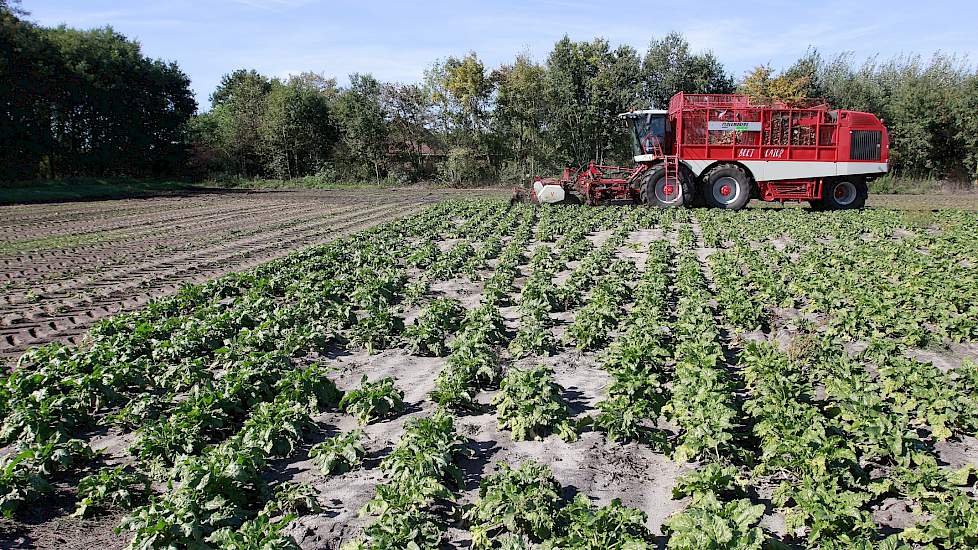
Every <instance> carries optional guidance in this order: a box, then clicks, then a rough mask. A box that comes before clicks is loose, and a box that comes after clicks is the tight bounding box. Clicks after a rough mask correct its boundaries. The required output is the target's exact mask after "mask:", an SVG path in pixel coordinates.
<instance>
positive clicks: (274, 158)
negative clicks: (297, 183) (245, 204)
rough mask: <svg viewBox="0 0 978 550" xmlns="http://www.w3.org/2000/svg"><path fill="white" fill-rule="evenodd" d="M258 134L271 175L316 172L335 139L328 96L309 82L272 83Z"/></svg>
mask: <svg viewBox="0 0 978 550" xmlns="http://www.w3.org/2000/svg"><path fill="white" fill-rule="evenodd" d="M259 132H260V135H261V140H262V144H261V146H262V156H263V158H264V160H265V168H266V170H267V171H268V173H270V174H272V175H275V176H276V177H279V178H288V179H292V178H297V177H300V176H303V175H307V174H310V173H313V172H315V171H316V170H317V169H318V168H320V167H321V166H322V165H323V164H324V163H325V162H326V159H327V157H328V155H329V153H330V151H331V149H332V145H333V143H334V141H335V139H336V129H335V126H334V124H333V120H332V117H331V114H330V108H329V99H328V97H327V95H326V94H325V93H323V91H322V90H321V89H320V88H319V87H318V86H316V85H315V84H313V83H310V82H309V81H308V80H306V79H302V78H297V79H291V80H289V81H288V82H286V83H282V82H280V81H278V80H275V81H273V82H272V89H271V91H270V92H269V93H268V95H267V96H266V97H265V104H264V111H263V113H262V120H261V126H260V128H259Z"/></svg>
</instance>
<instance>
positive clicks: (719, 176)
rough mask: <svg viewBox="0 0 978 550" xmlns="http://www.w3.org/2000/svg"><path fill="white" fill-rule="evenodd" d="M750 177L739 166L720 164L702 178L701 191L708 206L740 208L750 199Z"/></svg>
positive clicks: (729, 208) (730, 208)
mask: <svg viewBox="0 0 978 550" xmlns="http://www.w3.org/2000/svg"><path fill="white" fill-rule="evenodd" d="M750 187H751V186H750V179H749V178H748V177H747V174H746V173H745V172H744V170H743V169H741V168H740V167H739V166H734V165H732V164H721V165H719V166H716V167H714V168H713V169H712V170H710V171H709V172H708V173H707V174H706V176H705V177H704V178H703V186H702V188H701V190H700V191H701V193H702V195H703V200H704V201H705V202H706V205H707V206H709V207H710V208H723V209H726V210H740V209H741V208H743V207H744V206H746V205H747V201H749V200H750V195H751V188H750Z"/></svg>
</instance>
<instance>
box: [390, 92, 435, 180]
mask: <svg viewBox="0 0 978 550" xmlns="http://www.w3.org/2000/svg"><path fill="white" fill-rule="evenodd" d="M382 100H383V103H384V109H383V110H384V112H385V113H386V115H387V117H388V118H387V127H388V139H389V143H390V147H389V151H390V154H391V156H393V157H394V160H396V161H398V162H406V163H407V164H408V165H409V166H410V172H411V174H410V176H411V177H412V178H413V179H417V178H421V177H424V176H425V175H427V174H426V170H427V169H428V167H427V166H426V163H425V155H426V154H427V153H428V152H431V151H432V150H433V148H434V147H436V146H437V145H438V143H437V142H438V139H437V137H436V136H435V134H434V132H433V131H432V125H433V119H434V115H433V112H432V99H431V93H430V91H429V90H427V89H425V87H423V86H420V85H418V84H386V85H384V87H383V92H382Z"/></svg>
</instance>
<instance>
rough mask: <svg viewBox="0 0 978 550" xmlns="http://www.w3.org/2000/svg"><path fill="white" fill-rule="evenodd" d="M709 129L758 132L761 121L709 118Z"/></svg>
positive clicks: (715, 130) (712, 130)
mask: <svg viewBox="0 0 978 550" xmlns="http://www.w3.org/2000/svg"><path fill="white" fill-rule="evenodd" d="M709 130H710V131H711V132H760V131H761V123H760V122H734V121H725V120H711V121H710V124H709Z"/></svg>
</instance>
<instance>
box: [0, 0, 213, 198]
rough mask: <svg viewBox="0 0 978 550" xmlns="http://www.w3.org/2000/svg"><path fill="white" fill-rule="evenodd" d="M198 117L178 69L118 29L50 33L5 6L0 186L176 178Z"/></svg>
mask: <svg viewBox="0 0 978 550" xmlns="http://www.w3.org/2000/svg"><path fill="white" fill-rule="evenodd" d="M196 110H197V103H196V101H195V100H194V98H193V94H192V92H191V91H190V80H189V79H188V78H187V75H185V74H184V73H183V72H182V71H181V70H180V68H179V67H178V66H177V65H176V64H175V63H166V62H163V61H159V60H153V59H149V58H147V57H145V56H143V55H142V52H141V51H140V47H139V44H137V43H136V42H134V41H131V40H128V39H126V37H124V36H122V35H121V34H119V33H117V32H115V31H113V30H112V29H111V28H108V27H106V28H102V29H94V30H89V31H80V30H76V29H70V28H67V27H64V26H61V27H56V28H44V27H40V26H38V25H35V24H33V23H31V22H29V21H26V20H25V19H24V18H23V13H21V12H20V11H19V10H18V9H17V7H16V6H14V5H11V4H10V3H8V2H6V1H5V0H0V166H2V174H0V179H2V180H21V179H31V178H38V177H41V178H58V177H64V176H75V175H99V176H101V175H136V176H148V175H163V174H172V173H175V172H177V171H179V170H182V169H183V167H184V166H185V164H186V160H187V155H186V145H185V141H186V138H187V133H186V131H187V123H188V121H189V120H191V118H192V117H193V115H194V113H195V112H196Z"/></svg>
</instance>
